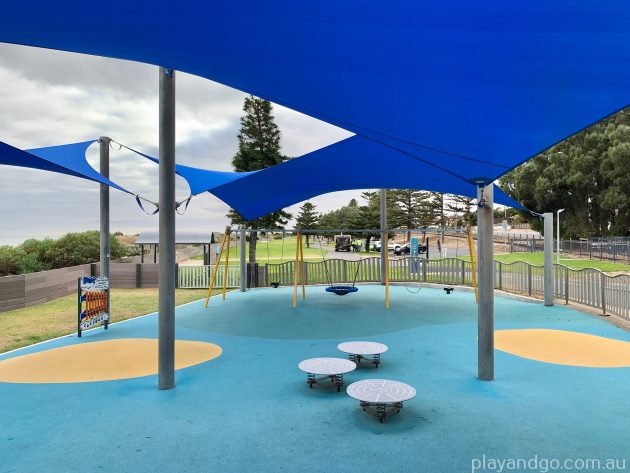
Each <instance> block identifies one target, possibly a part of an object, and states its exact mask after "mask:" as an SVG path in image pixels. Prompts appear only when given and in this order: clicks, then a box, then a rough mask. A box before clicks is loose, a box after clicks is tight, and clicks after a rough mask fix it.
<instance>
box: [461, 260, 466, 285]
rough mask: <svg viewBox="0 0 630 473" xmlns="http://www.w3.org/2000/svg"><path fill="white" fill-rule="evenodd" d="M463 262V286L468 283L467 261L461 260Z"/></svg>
mask: <svg viewBox="0 0 630 473" xmlns="http://www.w3.org/2000/svg"><path fill="white" fill-rule="evenodd" d="M460 261H461V263H462V286H465V285H466V261H464V260H463V259H462V260H460Z"/></svg>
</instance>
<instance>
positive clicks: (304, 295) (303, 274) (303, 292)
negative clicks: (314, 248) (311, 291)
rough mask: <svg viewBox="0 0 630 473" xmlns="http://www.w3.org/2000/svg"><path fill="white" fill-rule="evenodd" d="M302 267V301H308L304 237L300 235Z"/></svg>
mask: <svg viewBox="0 0 630 473" xmlns="http://www.w3.org/2000/svg"><path fill="white" fill-rule="evenodd" d="M300 266H302V300H304V299H306V286H305V284H306V283H305V279H306V278H305V277H304V276H305V270H304V241H303V240H302V235H300Z"/></svg>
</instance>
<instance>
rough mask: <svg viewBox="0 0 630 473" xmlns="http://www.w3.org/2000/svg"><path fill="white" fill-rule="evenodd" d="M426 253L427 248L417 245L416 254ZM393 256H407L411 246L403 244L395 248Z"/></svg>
mask: <svg viewBox="0 0 630 473" xmlns="http://www.w3.org/2000/svg"><path fill="white" fill-rule="evenodd" d="M426 252H427V246H426V245H418V254H419V255H421V254H423V253H426ZM394 254H395V255H396V256H401V255H409V254H411V245H410V244H409V243H405V244H404V245H402V246H399V247H398V248H396V249H395V250H394Z"/></svg>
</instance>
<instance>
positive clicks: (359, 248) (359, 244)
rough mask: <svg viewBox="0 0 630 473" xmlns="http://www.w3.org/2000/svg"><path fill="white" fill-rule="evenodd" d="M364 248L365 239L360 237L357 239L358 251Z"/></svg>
mask: <svg viewBox="0 0 630 473" xmlns="http://www.w3.org/2000/svg"><path fill="white" fill-rule="evenodd" d="M362 250H363V240H362V239H361V238H359V239H358V240H357V253H358V252H359V251H362Z"/></svg>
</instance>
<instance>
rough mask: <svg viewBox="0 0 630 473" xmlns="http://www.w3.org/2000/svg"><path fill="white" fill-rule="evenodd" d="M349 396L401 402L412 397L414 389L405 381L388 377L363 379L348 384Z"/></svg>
mask: <svg viewBox="0 0 630 473" xmlns="http://www.w3.org/2000/svg"><path fill="white" fill-rule="evenodd" d="M346 391H347V393H348V395H349V396H350V397H353V398H355V399H358V400H359V401H364V402H370V403H383V404H384V403H392V402H403V401H408V400H409V399H412V398H413V397H415V395H416V390H415V389H414V388H412V387H411V386H409V385H408V384H405V383H400V382H398V381H390V380H388V379H365V380H363V381H357V382H356V383H352V384H351V385H350V386H348V389H347V390H346Z"/></svg>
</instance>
